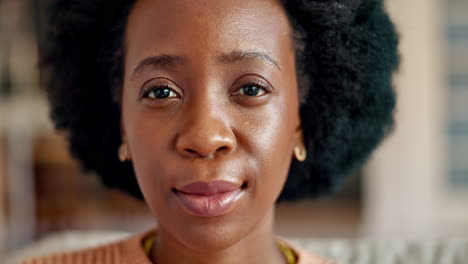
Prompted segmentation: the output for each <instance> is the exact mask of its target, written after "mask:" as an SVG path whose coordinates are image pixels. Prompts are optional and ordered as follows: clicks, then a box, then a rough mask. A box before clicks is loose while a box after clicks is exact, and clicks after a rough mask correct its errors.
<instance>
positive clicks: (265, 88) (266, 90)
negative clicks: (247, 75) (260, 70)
mask: <svg viewBox="0 0 468 264" xmlns="http://www.w3.org/2000/svg"><path fill="white" fill-rule="evenodd" d="M248 86H255V87H257V88H260V89H262V90H263V91H264V93H263V94H266V93H269V92H271V90H270V89H269V87H268V86H267V85H265V84H263V83H261V82H257V81H249V82H247V83H245V84H243V85H242V86H241V87H240V88H239V89H237V90H236V91H235V92H234V93H233V94H234V95H242V94H239V91H241V90H242V89H243V88H244V87H248ZM263 94H262V95H263ZM262 95H257V96H248V95H246V96H248V97H260V96H262Z"/></svg>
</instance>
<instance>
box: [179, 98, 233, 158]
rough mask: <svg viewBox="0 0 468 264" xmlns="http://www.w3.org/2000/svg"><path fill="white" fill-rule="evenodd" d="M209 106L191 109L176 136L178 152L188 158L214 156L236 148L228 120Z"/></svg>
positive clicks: (227, 152)
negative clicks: (197, 109) (196, 109)
mask: <svg viewBox="0 0 468 264" xmlns="http://www.w3.org/2000/svg"><path fill="white" fill-rule="evenodd" d="M214 112H215V111H213V110H211V109H210V108H209V107H204V108H202V109H201V110H200V111H191V113H188V114H187V116H186V121H185V122H184V124H183V125H182V128H181V130H180V132H179V134H178V135H177V138H176V149H177V152H178V153H179V154H180V155H182V156H183V157H186V158H214V157H216V156H219V155H226V154H229V153H231V152H233V151H234V149H235V148H236V144H237V143H236V138H235V135H234V133H233V131H232V129H231V128H230V126H229V124H228V123H227V121H226V120H223V118H222V117H221V116H219V115H216V114H215V113H214Z"/></svg>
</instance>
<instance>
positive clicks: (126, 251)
mask: <svg viewBox="0 0 468 264" xmlns="http://www.w3.org/2000/svg"><path fill="white" fill-rule="evenodd" d="M150 232H154V230H152V231H148V232H145V233H142V234H138V235H134V236H131V237H129V238H127V239H124V240H120V241H116V242H113V243H110V244H105V245H102V246H98V247H94V248H89V249H82V250H78V251H72V252H64V253H58V254H53V255H48V256H40V257H36V258H32V259H28V260H25V261H22V262H21V264H153V263H152V262H151V261H150V260H149V258H148V256H147V255H146V254H145V252H144V249H143V246H142V241H143V239H144V238H145V237H146V236H147V235H148V234H149V233H150ZM288 246H290V247H291V248H292V249H293V251H294V252H295V253H296V255H297V257H298V262H297V264H334V262H332V261H329V260H326V259H324V258H322V257H319V256H316V255H313V254H311V253H309V252H306V251H304V250H303V249H300V248H297V247H294V246H291V245H289V244H288Z"/></svg>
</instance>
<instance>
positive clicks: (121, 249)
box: [20, 232, 149, 264]
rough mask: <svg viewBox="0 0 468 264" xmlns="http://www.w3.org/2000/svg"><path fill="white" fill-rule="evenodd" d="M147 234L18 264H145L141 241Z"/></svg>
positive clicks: (35, 258) (40, 257)
mask: <svg viewBox="0 0 468 264" xmlns="http://www.w3.org/2000/svg"><path fill="white" fill-rule="evenodd" d="M148 233H149V232H145V233H142V234H137V235H133V236H130V237H128V238H126V239H122V240H119V241H115V242H111V243H106V244H103V245H100V246H95V247H90V248H85V249H80V250H75V251H68V252H61V253H55V254H50V255H45V256H38V257H34V258H30V259H26V260H23V261H21V262H20V264H97V263H99V264H120V263H135V264H136V263H142V264H143V263H147V259H146V255H145V253H144V252H143V249H142V247H141V240H142V238H143V237H144V236H146V235H147V234H148Z"/></svg>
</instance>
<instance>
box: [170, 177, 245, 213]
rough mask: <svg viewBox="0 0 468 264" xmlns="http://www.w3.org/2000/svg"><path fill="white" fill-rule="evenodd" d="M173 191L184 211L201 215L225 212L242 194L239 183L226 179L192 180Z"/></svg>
mask: <svg viewBox="0 0 468 264" xmlns="http://www.w3.org/2000/svg"><path fill="white" fill-rule="evenodd" d="M173 191H174V193H175V195H176V197H177V198H178V200H179V202H180V204H181V205H182V207H183V208H184V209H185V211H186V212H188V213H189V214H191V215H195V216H201V217H214V216H220V215H224V214H227V213H228V212H229V211H230V210H231V209H232V208H233V207H234V206H235V204H236V203H237V201H239V199H240V198H241V197H242V194H243V188H242V185H241V184H238V183H234V182H228V181H213V182H209V183H208V182H194V183H191V184H187V185H185V186H182V187H180V188H174V189H173Z"/></svg>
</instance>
